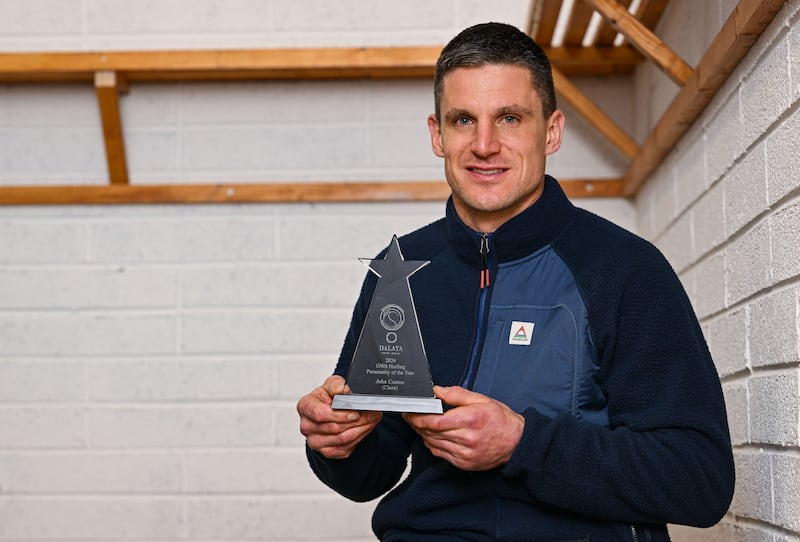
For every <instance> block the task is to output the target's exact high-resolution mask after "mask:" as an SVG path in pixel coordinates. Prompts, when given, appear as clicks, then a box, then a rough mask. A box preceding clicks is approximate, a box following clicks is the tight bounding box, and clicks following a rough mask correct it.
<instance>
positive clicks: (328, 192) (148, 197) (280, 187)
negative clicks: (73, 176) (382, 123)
mask: <svg viewBox="0 0 800 542" xmlns="http://www.w3.org/2000/svg"><path fill="white" fill-rule="evenodd" d="M559 183H560V184H561V186H562V188H563V189H564V191H565V192H566V193H567V196H569V197H572V198H584V197H609V198H610V197H620V196H621V194H622V187H623V185H622V179H599V180H598V179H573V180H563V181H559ZM449 195H450V187H449V186H447V183H445V182H444V181H401V182H388V181H387V182H326V183H268V184H265V183H261V184H192V185H130V184H129V185H103V186H76V185H69V186H63V185H62V186H49V185H48V186H3V187H0V205H76V204H153V203H283V202H290V203H300V202H307V203H310V202H314V203H334V202H380V201H384V202H389V201H444V200H445V199H447V198H448V196H449Z"/></svg>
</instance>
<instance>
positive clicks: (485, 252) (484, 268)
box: [481, 233, 490, 290]
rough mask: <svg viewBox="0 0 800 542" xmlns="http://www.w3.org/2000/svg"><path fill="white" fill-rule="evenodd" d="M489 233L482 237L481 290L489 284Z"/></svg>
mask: <svg viewBox="0 0 800 542" xmlns="http://www.w3.org/2000/svg"><path fill="white" fill-rule="evenodd" d="M489 284H490V283H489V234H488V233H484V234H483V236H482V237H481V290H483V289H484V288H486V287H487V286H489Z"/></svg>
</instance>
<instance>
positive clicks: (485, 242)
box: [462, 233, 491, 390]
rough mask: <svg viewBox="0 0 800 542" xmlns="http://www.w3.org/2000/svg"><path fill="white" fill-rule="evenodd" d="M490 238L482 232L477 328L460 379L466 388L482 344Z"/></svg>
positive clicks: (469, 385)
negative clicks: (461, 378)
mask: <svg viewBox="0 0 800 542" xmlns="http://www.w3.org/2000/svg"><path fill="white" fill-rule="evenodd" d="M490 239H491V234H489V233H484V234H483V235H482V236H481V248H480V254H481V290H480V297H479V298H478V320H477V322H476V325H475V329H476V330H477V331H476V333H475V340H474V342H473V343H472V352H471V353H470V356H469V364H467V370H466V371H465V373H464V379H463V381H462V386H464V387H465V388H466V389H468V390H471V389H472V385H473V379H474V374H475V369H476V366H477V364H478V354H479V352H480V349H481V345H483V325H484V324H483V322H484V320H485V316H484V312H485V311H486V298H487V297H488V293H489V289H488V286H489V284H490V282H489V240H490Z"/></svg>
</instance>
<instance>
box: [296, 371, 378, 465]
mask: <svg viewBox="0 0 800 542" xmlns="http://www.w3.org/2000/svg"><path fill="white" fill-rule="evenodd" d="M348 392H349V389H348V388H347V385H346V383H345V380H344V379H343V378H342V377H341V376H335V375H334V376H330V377H328V378H327V379H326V380H325V382H324V383H323V384H322V386H320V387H318V388H316V389H315V390H313V391H312V392H311V393H309V394H308V395H305V396H303V397H301V398H300V400H299V401H298V402H297V413H298V414H299V415H300V432H301V433H302V434H303V436H305V437H306V442H307V443H308V445H309V446H310V447H311V448H312V449H314V450H316V451H319V452H321V453H322V454H323V455H325V456H326V457H335V458H342V457H348V456H349V455H350V454H351V453H352V451H353V450H354V449H355V447H356V445H357V444H358V443H359V442H361V441H362V440H363V439H364V438H365V437H366V436H367V435H368V434H369V433H370V432H371V431H372V430H373V429H374V428H375V426H376V425H377V424H378V423H379V422H380V421H381V418H382V414H381V413H380V412H358V411H355V410H334V409H332V408H331V402H332V401H333V396H334V395H336V394H337V393H348Z"/></svg>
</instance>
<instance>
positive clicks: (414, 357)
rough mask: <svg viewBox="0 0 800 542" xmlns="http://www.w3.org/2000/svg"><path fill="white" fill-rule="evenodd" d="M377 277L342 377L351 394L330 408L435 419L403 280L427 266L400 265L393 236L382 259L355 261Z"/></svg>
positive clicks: (437, 404)
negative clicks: (361, 263)
mask: <svg viewBox="0 0 800 542" xmlns="http://www.w3.org/2000/svg"><path fill="white" fill-rule="evenodd" d="M361 261H362V262H363V263H364V264H366V265H367V266H368V267H369V269H370V271H372V272H373V273H375V274H376V275H378V284H377V285H376V286H375V293H374V294H373V295H372V301H370V305H369V309H367V316H366V319H365V320H364V325H363V327H362V328H361V335H360V336H359V338H358V344H357V345H356V350H355V353H354V354H353V360H352V361H351V363H350V370H349V373H348V375H347V385H348V386H349V387H350V391H351V392H352V393H349V394H340V395H335V396H334V398H333V404H332V405H331V406H332V408H335V409H349V410H380V411H387V412H416V413H428V414H441V413H442V412H443V409H442V401H441V400H440V399H438V398H437V397H435V396H434V394H433V381H432V380H431V372H430V367H429V365H428V357H427V356H426V355H425V346H424V345H423V343H422V334H421V333H420V329H419V322H418V321H417V312H416V310H415V308H414V299H413V298H412V296H411V286H410V285H409V283H408V277H410V276H411V275H413V274H414V273H415V272H417V271H418V270H419V269H421V268H423V267H425V266H426V265H428V264H429V263H430V262H428V261H422V260H419V261H413V260H408V261H407V260H404V259H403V254H402V253H401V252H400V243H399V242H398V241H397V236H396V235H395V236H393V237H392V242H391V243H390V244H389V248H388V250H387V252H386V256H385V257H384V258H383V259H377V260H369V259H361Z"/></svg>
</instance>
